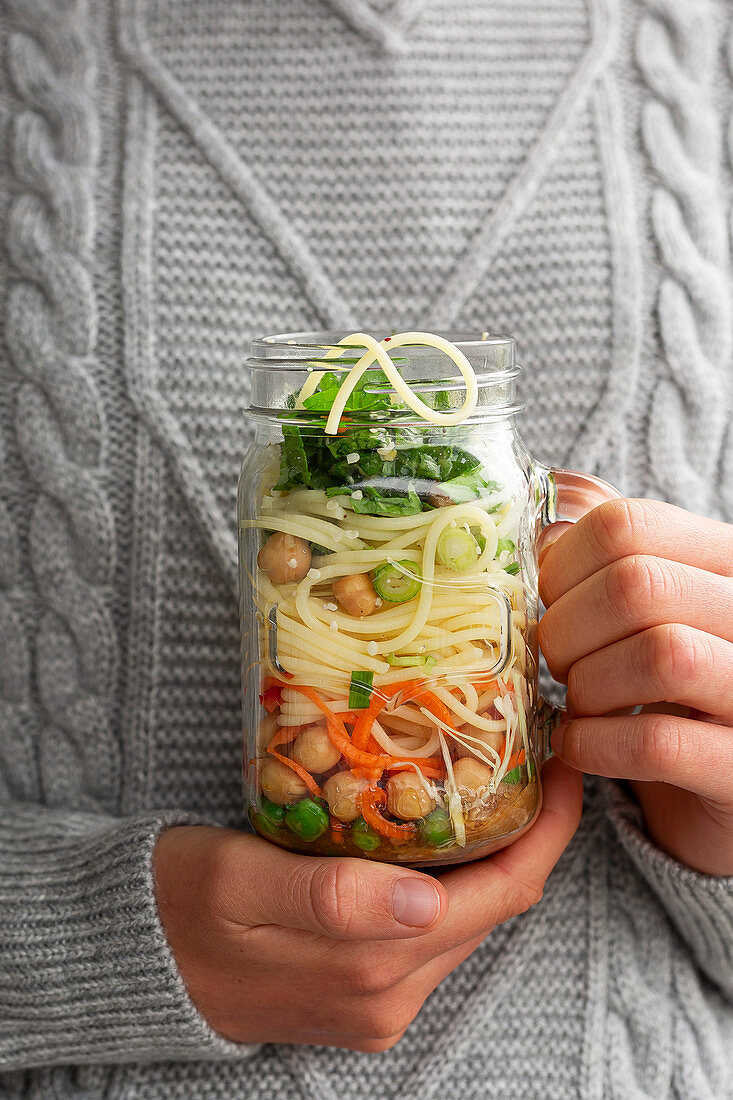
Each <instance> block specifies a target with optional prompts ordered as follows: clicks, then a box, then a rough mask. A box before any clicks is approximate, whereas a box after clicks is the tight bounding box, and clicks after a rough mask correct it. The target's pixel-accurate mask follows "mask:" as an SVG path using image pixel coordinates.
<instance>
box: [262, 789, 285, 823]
mask: <svg viewBox="0 0 733 1100" xmlns="http://www.w3.org/2000/svg"><path fill="white" fill-rule="evenodd" d="M260 811H261V813H263V814H264V815H265V817H266V818H268V819H269V820H270V821H271V822H272V823H273V825H282V823H283V821H284V820H285V814H286V813H287V809H286V808H285V806H278V804H277V802H270V799H269V798H265V796H264V795H263V796H262V798H260Z"/></svg>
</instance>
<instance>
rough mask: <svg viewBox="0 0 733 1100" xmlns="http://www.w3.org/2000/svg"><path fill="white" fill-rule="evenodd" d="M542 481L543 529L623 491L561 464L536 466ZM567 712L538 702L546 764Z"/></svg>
mask: <svg viewBox="0 0 733 1100" xmlns="http://www.w3.org/2000/svg"><path fill="white" fill-rule="evenodd" d="M536 471H537V476H538V479H539V482H540V495H539V501H540V504H541V511H540V530H544V529H545V527H549V526H550V524H553V523H577V522H578V520H579V519H582V518H583V516H585V515H587V514H588V512H591V511H592V510H593V509H594V508H597V507H598V505H599V504H603V503H604V502H605V501H607V500H618V499H619V498H620V497H621V493H620V492H619V491H618V489H615V488H614V487H613V485H610V484H609V483H608V482H607V481H603V480H602V478H600V477H594V476H593V475H592V474H582V473H579V472H578V471H577V470H564V469H559V468H557V467H552V468H549V467H546V466H538V467H536ZM564 713H565V712H564V711H563V709H562V708H561V707H556V706H555V705H554V704H553V703H550V702H548V700H547V699H543V698H542V696H540V698H539V700H538V705H537V743H538V746H539V753H540V759H541V760H542V762H543V763H544V761H545V760H548V759H549V758H550V757H551V756H552V748H551V747H550V736H551V734H552V731H553V730H554V729H555V727H556V726H557V724H558V722H559V721H560V719H561V718H562V716H563V714H564Z"/></svg>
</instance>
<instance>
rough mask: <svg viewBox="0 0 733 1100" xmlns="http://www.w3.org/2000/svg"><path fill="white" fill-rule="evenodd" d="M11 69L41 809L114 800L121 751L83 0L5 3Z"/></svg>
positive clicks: (9, 329) (11, 313)
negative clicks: (32, 491)
mask: <svg viewBox="0 0 733 1100" xmlns="http://www.w3.org/2000/svg"><path fill="white" fill-rule="evenodd" d="M8 9H9V12H10V16H11V18H12V20H13V24H14V29H13V30H12V31H11V33H10V35H9V37H8V49H7V65H8V69H9V74H10V79H11V82H12V84H13V87H14V88H15V91H16V93H17V96H18V98H19V99H20V102H21V106H20V110H19V111H18V112H17V114H16V115H15V116H14V117H13V119H12V122H11V130H10V139H9V146H10V148H9V165H10V169H11V171H12V173H13V176H14V181H15V185H16V188H17V191H16V194H15V197H14V198H13V201H12V203H11V205H10V210H9V214H8V219H7V228H6V244H7V249H8V253H9V257H10V261H11V263H12V265H13V267H14V269H15V273H17V275H19V276H20V278H18V279H16V280H15V281H14V282H12V283H11V286H10V291H9V294H8V301H7V314H6V332H5V339H6V343H7V347H8V352H9V354H10V359H11V361H12V363H13V365H14V366H15V368H16V370H17V371H18V373H19V375H20V376H21V378H22V380H23V383H22V385H21V387H20V390H19V393H18V399H17V406H16V415H15V429H16V433H17V442H18V447H19V450H20V453H21V456H22V458H23V461H24V463H25V466H26V468H27V470H28V473H29V475H30V477H31V479H32V482H33V484H34V485H35V486H36V487H37V489H38V495H37V497H36V499H35V502H34V504H33V509H32V515H31V522H30V535H29V538H30V555H29V558H30V567H31V571H32V575H33V579H34V582H35V588H36V591H37V595H38V599H39V602H40V604H41V608H42V613H41V615H40V620H39V627H38V632H37V636H36V639H35V654H36V679H37V685H38V694H39V700H40V704H41V707H42V710H43V711H44V713H45V717H46V728H45V729H44V731H43V732H42V735H41V741H40V766H41V776H42V786H43V794H44V798H45V801H46V802H47V803H48V804H64V805H68V804H76V805H79V804H81V805H85V806H90V807H95V808H96V807H99V806H102V807H105V808H112V807H114V805H115V803H116V799H117V789H118V784H119V772H120V767H119V765H120V760H119V749H118V745H117V743H116V740H115V738H114V737H113V734H112V731H111V729H110V724H109V718H108V714H107V709H108V702H109V699H110V696H111V693H112V690H113V686H114V684H115V681H116V673H117V656H118V655H117V643H116V638H115V632H114V628H113V624H112V620H111V616H110V612H109V609H108V607H107V606H106V602H105V593H104V586H106V585H108V584H109V583H110V581H111V579H112V577H113V572H114V568H115V534H114V523H113V518H112V512H111V509H110V505H109V502H108V500H107V497H106V494H105V491H104V489H103V487H102V484H101V479H100V464H101V462H102V457H103V450H104V438H105V420H104V412H103V409H102V404H101V401H100V397H99V394H98V392H97V389H96V387H95V384H94V380H93V378H92V375H91V373H90V370H89V367H88V360H89V357H90V356H91V355H92V354H93V352H94V346H95V340H96V310H95V295H94V289H93V285H92V277H91V271H90V267H91V253H92V244H93V237H94V201H93V183H94V172H95V164H96V161H97V156H98V133H97V119H96V113H95V111H94V107H93V96H92V94H91V93H92V88H93V81H94V72H93V59H92V54H91V50H90V46H89V42H88V39H87V36H86V33H85V31H84V29H83V20H84V18H85V15H86V11H85V4H84V3H83V0H78V2H60V0H11V2H10V3H9V4H8Z"/></svg>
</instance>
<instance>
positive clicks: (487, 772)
mask: <svg viewBox="0 0 733 1100" xmlns="http://www.w3.org/2000/svg"><path fill="white" fill-rule="evenodd" d="M493 774H494V770H493V768H490V767H489V765H488V764H484V763H483V762H482V761H481V760H476V759H474V758H473V757H472V756H464V757H463V758H462V759H461V760H456V762H455V764H454V765H453V775H454V776H455V780H456V786H457V787H465V788H466V789H467V790H469V791H477V790H479V788H481V787H488V786H489V784H490V783H491V777H492V776H493Z"/></svg>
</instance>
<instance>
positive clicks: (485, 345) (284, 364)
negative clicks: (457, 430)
mask: <svg viewBox="0 0 733 1100" xmlns="http://www.w3.org/2000/svg"><path fill="white" fill-rule="evenodd" d="M395 331H396V330H391V332H392V333H394V332H395ZM350 335H351V333H349V332H348V331H347V330H343V331H333V330H330V331H313V332H283V333H276V334H274V335H272V336H258V337H255V338H254V339H253V340H252V342H251V344H250V354H249V358H248V360H247V365H248V366H249V367H250V369H251V370H296V371H297V370H303V369H304V368H303V361H304V360H306V361H312V362H320V360H321V359H325V358H326V356H328V355H329V354H330V353H334V352H338V353H340V355H341V359H340V360H339V359H327V360H326V361H327V362H328V364H329V369H330V370H332V371H334V370H346V369H347V367H348V366H350V365H351V364H347V363H346V361H345V360H346V359H350V358H354V357H356V358H359V346H358V345H349V346H345V345H343V344H340V343H339V341H340V340H342V339H343V338H344V337H346V336H350ZM373 335H374V337H375V338H376V339H377V340H388V337H389V336H390V332H386V331H377V332H374V333H373ZM436 335H439V336H442V337H443V338H444V339H446V340H449V341H450V342H451V343H452V344H455V345H456V347H457V348H459V349H460V350H461V351H462V352H463V354H464V355H465V356H466V358H467V359H468V360H469V362H470V363H471V366H472V367H473V368H474V370H475V371H476V373H477V375H481V376H484V375H486V374H502V375H506V374H508V373H509V372H511V373H514V372H515V371H518V370H519V367H518V365H517V362H516V341H515V340H514V338H513V337H512V336H507V335H505V334H503V333H488V332H483V333H479V332H469V331H441V332H439V333H437V334H436ZM389 350H390V349H389V347H387V351H389ZM394 351H395V356H396V359H397V360H398V361H400V362H406V363H407V365H408V366H410V367H413V366H417V365H418V364H419V363H420V362H422V363H426V362H427V361H428V360H431V361H435V360H436V359H437V360H439V361H443V362H444V361H445V358H446V357H445V356H444V355H443V354H442V353H441V352H440V351H437V350H436V349H435V348H434V347H431V346H429V345H423V344H409V345H406V346H400V347H399V348H395V349H394Z"/></svg>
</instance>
